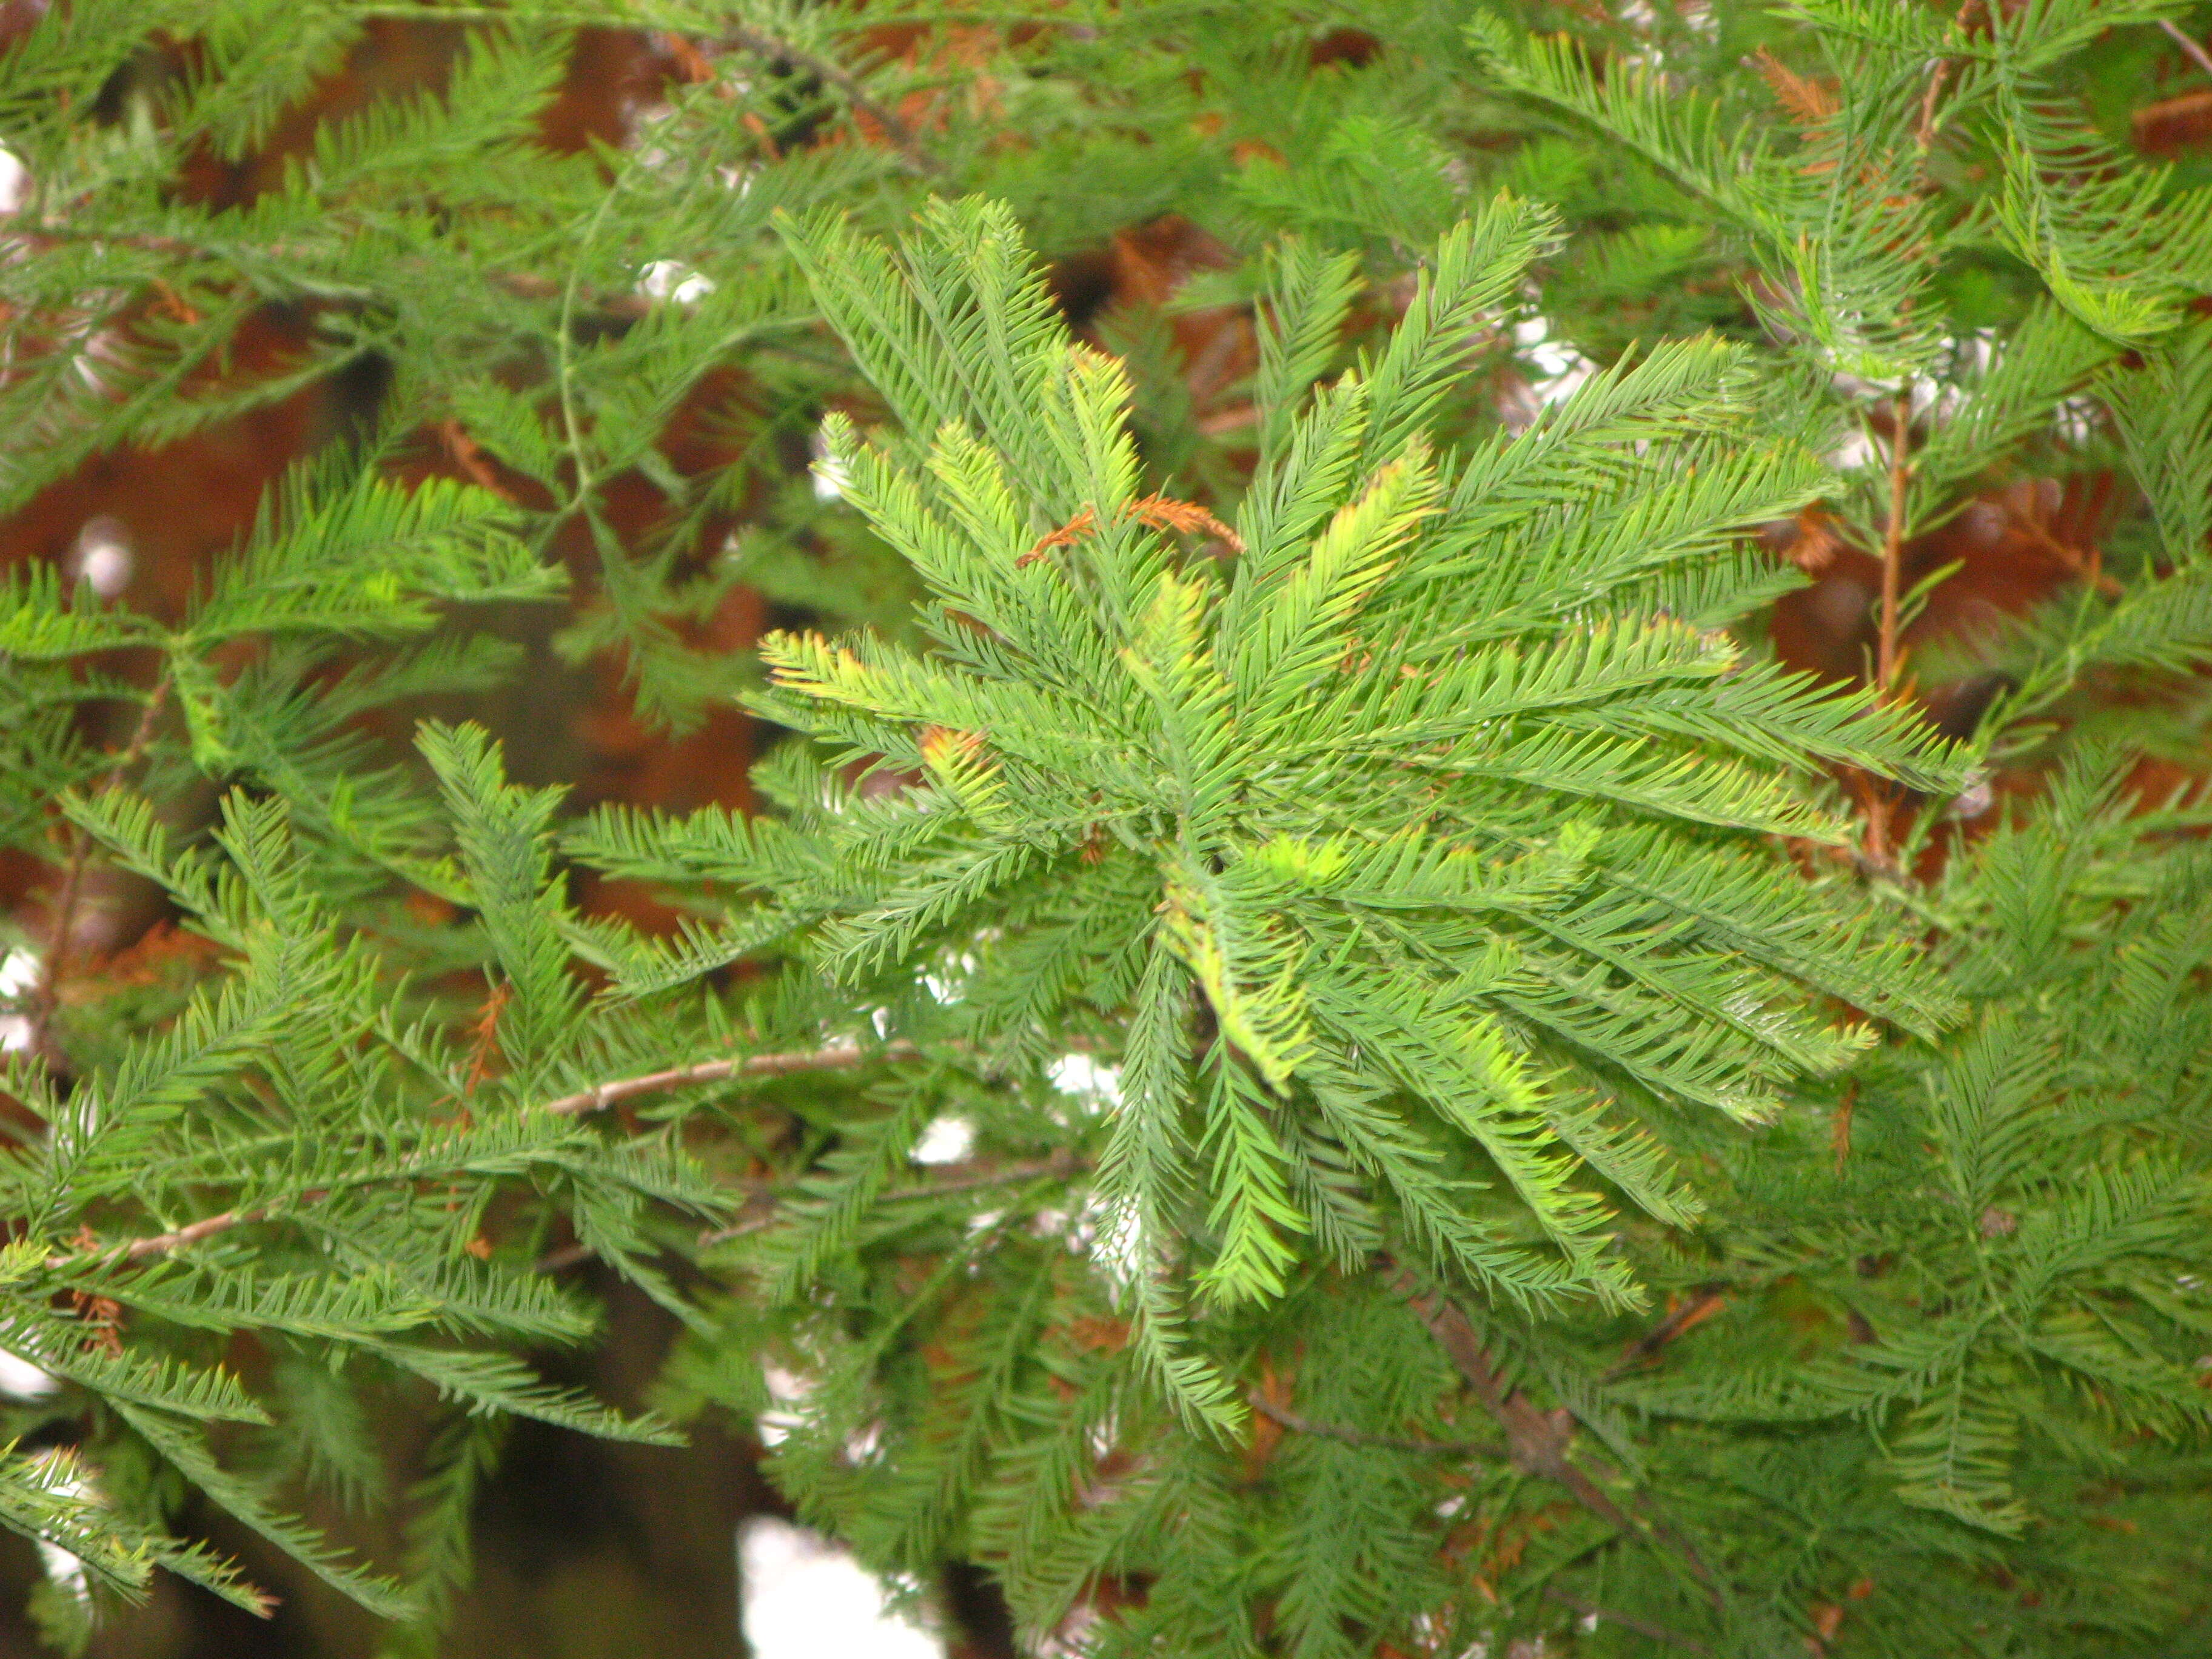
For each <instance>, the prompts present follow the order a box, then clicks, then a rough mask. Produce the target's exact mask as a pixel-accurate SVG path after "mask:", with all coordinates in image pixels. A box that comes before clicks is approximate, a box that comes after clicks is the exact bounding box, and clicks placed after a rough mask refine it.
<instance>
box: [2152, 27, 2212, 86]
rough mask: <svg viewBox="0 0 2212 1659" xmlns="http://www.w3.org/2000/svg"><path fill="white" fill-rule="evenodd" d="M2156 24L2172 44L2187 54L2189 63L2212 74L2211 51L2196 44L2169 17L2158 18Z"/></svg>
mask: <svg viewBox="0 0 2212 1659" xmlns="http://www.w3.org/2000/svg"><path fill="white" fill-rule="evenodd" d="M2158 26H2159V27H2160V28H2162V29H2164V30H2165V31H2166V33H2167V35H2168V36H2169V37H2170V38H2171V39H2172V41H2173V44H2174V45H2176V46H2179V47H2180V48H2181V49H2182V51H2183V52H2186V53H2187V54H2188V55H2189V61H2190V62H2191V63H2192V64H2196V65H2197V68H2199V69H2201V70H2203V71H2204V72H2205V73H2206V74H2207V75H2212V52H2206V51H2205V50H2204V48H2203V46H2199V45H2197V42H2196V41H2195V40H2191V38H2190V36H2189V35H2188V34H2187V33H2185V32H2184V31H2183V29H2182V27H2181V26H2180V25H2179V24H2178V23H2176V22H2175V21H2173V20H2172V18H2170V17H2161V18H2160V19H2159V20H2158Z"/></svg>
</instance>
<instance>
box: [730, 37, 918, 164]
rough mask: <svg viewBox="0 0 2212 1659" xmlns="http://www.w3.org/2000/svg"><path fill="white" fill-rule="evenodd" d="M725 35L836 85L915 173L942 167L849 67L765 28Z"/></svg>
mask: <svg viewBox="0 0 2212 1659" xmlns="http://www.w3.org/2000/svg"><path fill="white" fill-rule="evenodd" d="M725 38H726V40H729V42H730V43H731V44H732V45H733V46H738V47H739V48H740V49H742V50H743V51H745V52H750V53H751V54H752V55H753V56H754V57H756V58H766V59H768V60H769V62H770V63H772V64H773V63H776V62H779V61H780V62H782V63H786V64H790V65H791V66H792V67H793V68H794V69H797V70H803V71H804V72H805V73H806V74H808V75H811V76H814V77H815V79H817V80H818V81H820V82H823V84H824V85H827V86H832V87H835V88H837V90H838V92H839V93H841V94H843V96H844V100H845V101H846V102H847V103H848V104H849V105H851V106H852V108H853V112H854V114H855V115H859V116H862V117H865V118H866V119H868V120H870V121H872V122H874V123H875V125H877V126H878V128H880V129H881V130H882V131H883V135H884V137H885V138H887V139H889V140H890V144H891V147H892V148H893V149H896V151H897V152H898V153H899V155H900V156H901V157H902V159H903V160H904V161H905V162H906V164H907V165H908V167H912V168H913V169H914V170H915V172H916V173H921V174H923V175H925V176H935V175H937V174H939V173H943V172H944V171H945V166H944V163H942V162H941V161H939V160H938V159H937V158H936V157H935V156H933V155H931V154H930V153H929V152H928V151H927V150H926V149H923V148H922V145H921V140H920V139H919V138H918V137H915V131H914V129H913V128H912V127H911V126H909V125H908V124H907V122H906V121H905V119H904V118H902V117H901V116H899V115H897V114H896V113H895V112H893V111H892V110H891V109H890V108H889V107H888V106H886V105H884V104H883V103H881V102H879V101H878V100H877V99H876V98H875V97H874V95H873V94H871V93H870V92H869V91H868V89H867V88H866V87H865V86H863V85H861V84H860V77H859V76H855V75H854V73H853V72H852V71H851V70H848V69H845V68H844V67H842V65H840V64H833V63H831V62H830V61H829V59H828V58H823V57H821V56H819V55H817V53H814V52H806V51H804V50H802V49H801V48H799V47H798V46H793V45H792V44H791V42H789V41H788V40H782V39H781V38H779V37H778V36H776V35H773V34H770V33H767V32H766V31H765V30H763V29H756V28H750V27H746V26H744V25H743V24H739V25H738V26H736V27H732V28H731V29H730V30H729V31H728V32H727V33H726V36H725Z"/></svg>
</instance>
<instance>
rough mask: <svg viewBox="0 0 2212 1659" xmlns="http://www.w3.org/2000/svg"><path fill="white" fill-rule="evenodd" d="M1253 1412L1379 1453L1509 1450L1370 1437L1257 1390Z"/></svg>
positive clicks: (1485, 1443) (1492, 1444)
mask: <svg viewBox="0 0 2212 1659" xmlns="http://www.w3.org/2000/svg"><path fill="white" fill-rule="evenodd" d="M1244 1397H1245V1398H1246V1399H1247V1400H1249V1401H1250V1402H1251V1405H1252V1409H1253V1410H1254V1411H1255V1412H1257V1413H1260V1415H1261V1416H1262V1417H1264V1418H1267V1419H1268V1420H1269V1421H1271V1422H1274V1423H1279V1424H1281V1425H1283V1427H1285V1428H1286V1429H1288V1430H1290V1431H1291V1433H1293V1434H1306V1435H1311V1436H1313V1437H1315V1438H1316V1439H1318V1440H1336V1441H1340V1442H1342V1443H1344V1444H1345V1445H1347V1446H1364V1447H1370V1448H1372V1449H1376V1450H1377V1451H1402V1452H1418V1453H1419V1454H1420V1455H1423V1456H1425V1457H1498V1456H1501V1455H1504V1450H1505V1448H1504V1447H1503V1446H1501V1445H1499V1444H1498V1443H1497V1442H1496V1441H1494V1440H1418V1439H1415V1438H1413V1437H1410V1436H1407V1435H1396V1434H1370V1433H1368V1432H1367V1431H1365V1430H1364V1429H1347V1428H1343V1427H1341V1426H1340V1425H1337V1424H1334V1423H1316V1422H1314V1421H1313V1420H1312V1419H1310V1418H1304V1417H1300V1416H1298V1415H1297V1413H1295V1412H1287V1411H1285V1410H1284V1409H1283V1408H1282V1407H1280V1406H1278V1405H1276V1404H1274V1403H1273V1401H1270V1400H1269V1399H1268V1398H1267V1396H1266V1395H1263V1394H1261V1392H1260V1391H1259V1390H1258V1389H1253V1390H1252V1391H1251V1392H1250V1393H1249V1394H1248V1395H1245V1396H1244Z"/></svg>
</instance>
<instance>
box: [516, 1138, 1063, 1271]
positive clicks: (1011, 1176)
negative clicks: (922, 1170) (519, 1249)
mask: <svg viewBox="0 0 2212 1659" xmlns="http://www.w3.org/2000/svg"><path fill="white" fill-rule="evenodd" d="M1085 1167H1087V1166H1086V1165H1085V1164H1084V1163H1083V1162H1082V1161H1081V1160H1080V1159H1079V1158H1073V1157H1071V1156H1069V1155H1068V1154H1067V1153H1066V1152H1054V1154H1053V1155H1052V1156H1051V1157H1049V1158H1037V1159H1036V1160H1034V1161H1033V1162H1030V1163H1026V1164H988V1165H986V1164H974V1165H969V1166H968V1167H966V1168H961V1167H959V1166H957V1165H956V1166H954V1168H953V1170H951V1172H949V1173H948V1174H946V1175H945V1176H944V1177H943V1178H941V1179H939V1180H937V1181H925V1182H921V1184H920V1185H918V1186H914V1187H901V1188H898V1189H897V1190H896V1191H895V1192H888V1193H885V1194H884V1202H885V1203H886V1204H897V1203H902V1202H905V1201H907V1200H911V1199H917V1198H945V1197H947V1196H949V1195H951V1194H957V1193H972V1192H977V1191H980V1190H981V1189H982V1188H987V1187H1014V1186H1018V1185H1020V1184H1021V1183H1022V1182H1024V1181H1047V1180H1054V1179H1057V1178H1059V1177H1061V1176H1072V1175H1074V1174H1076V1173H1077V1172H1078V1171H1079V1170H1083V1169H1085ZM786 1190H787V1183H783V1182H773V1183H771V1182H758V1183H756V1184H754V1185H753V1187H752V1192H751V1195H750V1197H749V1198H748V1199H747V1200H745V1207H746V1209H747V1210H749V1211H752V1212H753V1213H751V1214H749V1215H747V1216H746V1217H745V1218H744V1219H743V1220H741V1221H738V1222H737V1223H736V1224H735V1225H732V1226H727V1227H721V1228H717V1229H716V1230H715V1231H713V1232H707V1233H702V1234H700V1235H699V1248H700V1249H706V1248H707V1247H708V1245H710V1244H723V1243H728V1242H729V1241H730V1240H731V1239H733V1238H744V1237H746V1236H747V1235H748V1234H751V1233H757V1232H760V1231H763V1230H764V1229H766V1228H768V1227H770V1226H773V1225H775V1200H776V1199H777V1197H778V1196H779V1195H781V1194H782V1193H783V1192H784V1191H786ZM560 1254H562V1255H566V1254H567V1253H566V1252H565V1251H564V1252H561V1253H560ZM584 1254H586V1255H588V1254H589V1252H588V1251H586V1252H585V1253H584ZM571 1259H572V1260H578V1261H580V1260H581V1259H582V1257H581V1256H577V1257H574V1258H571ZM540 1265H541V1266H542V1265H543V1264H542V1263H541V1264H540ZM562 1265H563V1266H566V1265H567V1263H566V1262H565V1261H564V1262H563V1263H562Z"/></svg>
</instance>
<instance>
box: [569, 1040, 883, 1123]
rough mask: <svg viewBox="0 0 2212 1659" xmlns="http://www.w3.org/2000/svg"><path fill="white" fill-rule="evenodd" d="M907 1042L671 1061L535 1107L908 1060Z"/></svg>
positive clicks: (593, 1106) (577, 1109) (576, 1107)
mask: <svg viewBox="0 0 2212 1659" xmlns="http://www.w3.org/2000/svg"><path fill="white" fill-rule="evenodd" d="M916 1052H917V1051H916V1049H915V1046H914V1044H912V1043H911V1042H887V1043H885V1044H884V1046H883V1047H882V1048H861V1047H860V1045H859V1044H858V1043H856V1042H833V1043H831V1044H829V1046H828V1047H826V1048H805V1049H801V1050H799V1051H798V1052H796V1053H793V1054H750V1055H747V1056H745V1057H744V1058H743V1059H735V1058H732V1059H729V1060H701V1061H699V1062H698V1063H697V1064H696V1065H693V1066H671V1067H669V1069H668V1070H666V1071H665V1072H647V1073H645V1074H644V1075H643V1076H642V1077H626V1078H621V1079H617V1080H616V1081H614V1082H612V1083H597V1084H593V1085H592V1086H591V1087H590V1088H588V1089H586V1090H583V1091H580V1092H579V1093H576V1094H573V1095H563V1096H562V1097H561V1098H560V1099H558V1100H550V1101H548V1102H546V1103H545V1104H544V1107H542V1108H541V1110H544V1111H548V1112H551V1113H553V1114H554V1115H556V1116H561V1117H576V1116H580V1115H583V1114H584V1113H586V1112H599V1111H605V1109H607V1108H608V1107H610V1106H612V1105H615V1104H616V1103H618V1102H621V1101H625V1100H629V1099H633V1098H635V1097H637V1096H639V1095H657V1094H662V1093H665V1091H668V1090H670V1089H680V1088H682V1087H684V1085H686V1084H690V1083H720V1082H722V1081H724V1080H725V1079H729V1078H740V1077H785V1076H787V1075H789V1074H790V1073H793V1072H826V1071H833V1070H836V1069H837V1068H839V1067H842V1066H858V1065H860V1064H862V1063H863V1062H864V1061H867V1060H911V1059H913V1058H914V1056H915V1053H916Z"/></svg>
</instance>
